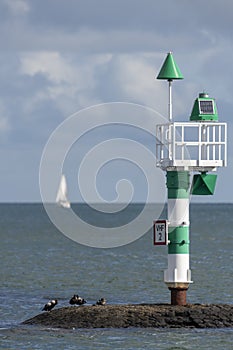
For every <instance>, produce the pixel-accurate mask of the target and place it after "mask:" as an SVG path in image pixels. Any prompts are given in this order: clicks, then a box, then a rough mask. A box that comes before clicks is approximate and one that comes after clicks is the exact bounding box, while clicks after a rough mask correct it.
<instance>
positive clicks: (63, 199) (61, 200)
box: [56, 175, 70, 208]
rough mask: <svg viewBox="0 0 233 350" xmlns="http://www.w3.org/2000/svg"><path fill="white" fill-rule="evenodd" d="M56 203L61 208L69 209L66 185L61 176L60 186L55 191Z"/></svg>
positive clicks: (63, 176)
mask: <svg viewBox="0 0 233 350" xmlns="http://www.w3.org/2000/svg"><path fill="white" fill-rule="evenodd" d="M56 203H57V204H58V205H60V206H61V207H63V208H70V202H69V200H68V196H67V183H66V178H65V175H62V176H61V181H60V185H59V188H58V191H57V197H56Z"/></svg>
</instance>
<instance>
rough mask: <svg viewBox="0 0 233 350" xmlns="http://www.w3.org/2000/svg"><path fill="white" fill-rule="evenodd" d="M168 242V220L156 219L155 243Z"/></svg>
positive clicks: (163, 243) (165, 243)
mask: <svg viewBox="0 0 233 350" xmlns="http://www.w3.org/2000/svg"><path fill="white" fill-rule="evenodd" d="M167 244H168V221H167V220H156V221H154V245H167Z"/></svg>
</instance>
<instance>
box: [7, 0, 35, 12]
mask: <svg viewBox="0 0 233 350" xmlns="http://www.w3.org/2000/svg"><path fill="white" fill-rule="evenodd" d="M3 3H5V4H6V6H7V7H8V9H9V10H10V12H11V14H13V15H16V16H17V15H25V14H27V13H28V12H29V11H30V6H29V3H28V1H26V0H14V1H12V0H3Z"/></svg>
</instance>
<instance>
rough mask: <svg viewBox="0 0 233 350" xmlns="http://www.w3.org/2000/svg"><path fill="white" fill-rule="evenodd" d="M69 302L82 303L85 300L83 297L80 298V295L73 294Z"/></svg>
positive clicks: (73, 303) (72, 303)
mask: <svg viewBox="0 0 233 350" xmlns="http://www.w3.org/2000/svg"><path fill="white" fill-rule="evenodd" d="M69 303H70V304H71V305H83V304H85V303H86V300H84V299H83V298H81V297H80V296H78V295H76V294H74V295H73V296H72V298H71V299H70V301H69Z"/></svg>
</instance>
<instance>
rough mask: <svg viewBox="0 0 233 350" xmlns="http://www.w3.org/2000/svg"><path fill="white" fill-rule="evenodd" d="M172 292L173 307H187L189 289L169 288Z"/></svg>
mask: <svg viewBox="0 0 233 350" xmlns="http://www.w3.org/2000/svg"><path fill="white" fill-rule="evenodd" d="M169 290H170V291H171V305H186V292H187V288H169Z"/></svg>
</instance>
